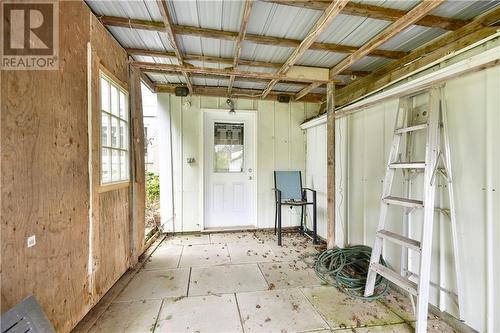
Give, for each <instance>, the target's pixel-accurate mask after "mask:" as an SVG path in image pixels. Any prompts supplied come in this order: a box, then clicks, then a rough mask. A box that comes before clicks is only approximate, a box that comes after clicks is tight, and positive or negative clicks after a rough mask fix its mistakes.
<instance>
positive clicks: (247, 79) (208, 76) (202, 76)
mask: <svg viewBox="0 0 500 333" xmlns="http://www.w3.org/2000/svg"><path fill="white" fill-rule="evenodd" d="M142 73H160V74H165V75H179V72H176V71H165V70H151V69H150V70H142ZM191 77H192V78H197V79H213V80H223V79H225V77H221V75H215V74H191ZM235 81H240V82H255V83H269V81H270V80H268V79H262V78H250V77H237V76H235ZM287 84H289V85H295V86H298V87H301V88H304V87H306V86H307V87H308V86H309V84H308V83H305V82H297V81H287ZM321 85H322V83H320V84H319V86H321ZM335 86H336V87H337V88H341V87H345V86H346V84H345V83H341V82H336V83H335Z"/></svg>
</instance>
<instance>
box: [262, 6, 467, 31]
mask: <svg viewBox="0 0 500 333" xmlns="http://www.w3.org/2000/svg"><path fill="white" fill-rule="evenodd" d="M266 2H270V3H277V4H280V5H286V6H294V7H301V8H307V9H315V10H325V9H326V8H327V7H328V5H329V4H330V1H325V0H323V1H321V0H320V1H309V0H293V1H290V0H266ZM342 14H345V15H351V16H361V17H368V18H372V19H377V20H384V21H396V20H398V19H400V18H401V17H403V16H405V15H406V11H404V10H400V9H393V8H386V7H380V6H374V5H369V4H361V3H355V2H350V3H348V4H347V6H345V7H344V9H343V10H342ZM469 22H470V21H463V20H457V19H452V18H448V17H442V16H435V15H426V16H424V17H422V18H421V19H420V20H418V21H417V22H415V24H416V25H420V26H424V27H433V28H441V29H445V30H457V29H460V28H461V27H463V26H464V25H466V24H467V23H469Z"/></svg>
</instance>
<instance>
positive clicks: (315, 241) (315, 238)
mask: <svg viewBox="0 0 500 333" xmlns="http://www.w3.org/2000/svg"><path fill="white" fill-rule="evenodd" d="M317 222H318V221H317V219H316V191H314V192H313V244H318V223H317Z"/></svg>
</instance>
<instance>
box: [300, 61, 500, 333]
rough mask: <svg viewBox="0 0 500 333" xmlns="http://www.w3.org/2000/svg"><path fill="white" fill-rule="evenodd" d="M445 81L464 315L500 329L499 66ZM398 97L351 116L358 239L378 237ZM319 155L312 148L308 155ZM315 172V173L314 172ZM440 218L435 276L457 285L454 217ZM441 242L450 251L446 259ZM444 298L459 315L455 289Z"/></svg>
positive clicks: (351, 236) (352, 227) (353, 224)
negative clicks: (449, 220) (452, 295)
mask: <svg viewBox="0 0 500 333" xmlns="http://www.w3.org/2000/svg"><path fill="white" fill-rule="evenodd" d="M445 89H446V95H447V103H448V123H449V130H450V141H451V158H452V170H453V173H454V186H455V198H456V206H457V223H458V240H459V247H460V252H461V262H460V266H461V275H462V279H463V284H464V295H465V304H464V306H465V318H464V319H465V322H466V323H467V324H468V325H470V326H472V327H473V328H474V329H476V330H478V331H481V332H484V331H487V329H489V330H488V331H489V332H500V316H498V314H499V313H500V301H499V300H500V278H499V276H500V260H499V257H498V253H500V242H499V238H500V197H499V194H498V193H499V191H500V144H499V142H500V66H497V67H494V68H491V69H488V70H485V71H481V72H478V73H474V74H470V75H467V76H464V77H461V78H458V79H454V80H452V81H450V82H448V83H447V85H446V88H445ZM397 104H398V101H397V100H389V101H386V102H382V103H380V104H378V105H375V106H373V107H370V108H369V109H366V110H364V111H360V112H358V113H355V114H352V115H350V116H348V117H347V118H344V119H345V120H346V122H347V142H346V144H344V145H343V146H342V150H344V152H345V153H346V154H347V165H348V171H347V178H344V182H345V183H346V184H347V189H346V190H347V194H348V196H347V201H348V204H347V210H348V215H347V221H348V223H349V225H348V230H349V232H348V242H349V243H351V244H367V245H370V246H372V245H373V241H374V234H375V228H376V225H377V219H378V213H379V200H380V195H381V190H382V179H383V177H384V173H385V165H386V159H387V156H388V153H389V146H390V142H391V139H392V134H393V129H394V118H395V112H396V108H397ZM314 131H316V132H319V131H323V130H320V129H315V130H314ZM308 132H310V133H308V148H307V151H308V154H310V153H311V145H312V144H313V143H312V142H315V143H314V144H315V145H318V144H319V143H318V141H317V140H318V139H314V136H315V135H317V134H313V132H312V130H308ZM340 134H342V135H345V134H346V133H345V132H344V133H342V132H341V131H340V133H337V140H339V139H340V138H339V135H340ZM320 136H321V137H324V135H323V134H322V135H320ZM309 138H311V143H310V142H309ZM317 158H318V157H312V156H308V159H307V160H308V161H309V160H310V159H311V160H313V161H314V160H316V159H317ZM319 160H321V159H319ZM337 162H338V163H339V161H337ZM322 163H324V162H322ZM311 164H314V163H313V162H311ZM308 171H312V172H313V173H314V174H315V175H314V176H313V178H312V179H313V180H314V179H315V178H314V177H319V176H318V175H321V172H316V171H314V169H313V170H311V169H310V168H309V163H308ZM316 174H317V175H316ZM309 176H310V174H309V173H308V180H309ZM399 186H401V184H400V185H399ZM398 190H400V189H398V188H397V187H396V192H397V191H398ZM418 221H419V220H417V219H416V220H415V221H414V224H415V225H416V224H417V223H418ZM435 221H436V222H435V228H434V251H433V258H432V260H433V264H432V269H433V271H432V279H433V281H434V282H435V283H439V281H440V280H441V285H442V286H444V287H445V288H447V289H452V290H455V288H456V286H455V273H454V268H453V267H454V266H453V250H452V246H451V238H450V236H451V232H450V228H449V224H448V223H447V220H446V219H443V221H442V222H441V223H439V219H437V218H436V219H435ZM389 225H390V227H391V228H392V229H394V230H396V231H399V230H398V229H399V228H400V227H401V221H400V219H398V218H396V216H395V215H394V216H391V217H390V221H389ZM440 248H441V249H442V251H444V253H442V255H441V261H440V256H439V249H440ZM385 258H386V259H387V260H388V261H389V263H390V264H391V265H393V266H394V267H395V268H396V269H399V265H400V252H399V247H390V246H388V247H387V249H386V251H385ZM440 274H441V275H440ZM431 290H432V293H431V294H432V295H431V302H432V303H433V304H435V305H439V303H440V302H439V293H438V292H437V291H436V289H435V288H432V289H431ZM441 305H442V309H444V310H446V311H448V312H450V313H451V314H453V315H455V316H458V312H457V309H456V306H455V305H454V304H453V302H452V301H451V300H450V299H449V298H448V297H446V298H445V299H443V300H442V302H441Z"/></svg>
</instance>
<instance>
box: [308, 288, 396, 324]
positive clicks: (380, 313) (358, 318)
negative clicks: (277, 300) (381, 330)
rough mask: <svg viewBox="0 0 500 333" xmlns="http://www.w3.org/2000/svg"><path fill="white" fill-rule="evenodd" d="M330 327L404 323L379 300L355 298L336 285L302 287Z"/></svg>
mask: <svg viewBox="0 0 500 333" xmlns="http://www.w3.org/2000/svg"><path fill="white" fill-rule="evenodd" d="M302 292H303V293H304V295H305V296H306V297H307V298H308V299H309V301H310V302H311V303H312V304H313V305H314V307H315V308H316V310H318V312H319V313H320V314H321V315H322V316H323V318H325V320H326V321H327V322H328V324H329V325H330V328H332V329H335V328H348V327H352V328H356V327H363V326H380V325H387V324H398V323H402V322H403V319H402V318H400V317H399V316H397V315H396V314H395V313H393V312H392V311H390V310H389V309H388V308H387V307H385V306H384V305H383V304H381V303H379V302H376V301H374V302H366V301H361V300H356V299H353V298H351V297H349V296H347V295H346V294H343V293H341V292H340V291H338V290H337V289H336V288H334V287H330V286H322V287H312V288H304V289H302Z"/></svg>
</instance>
